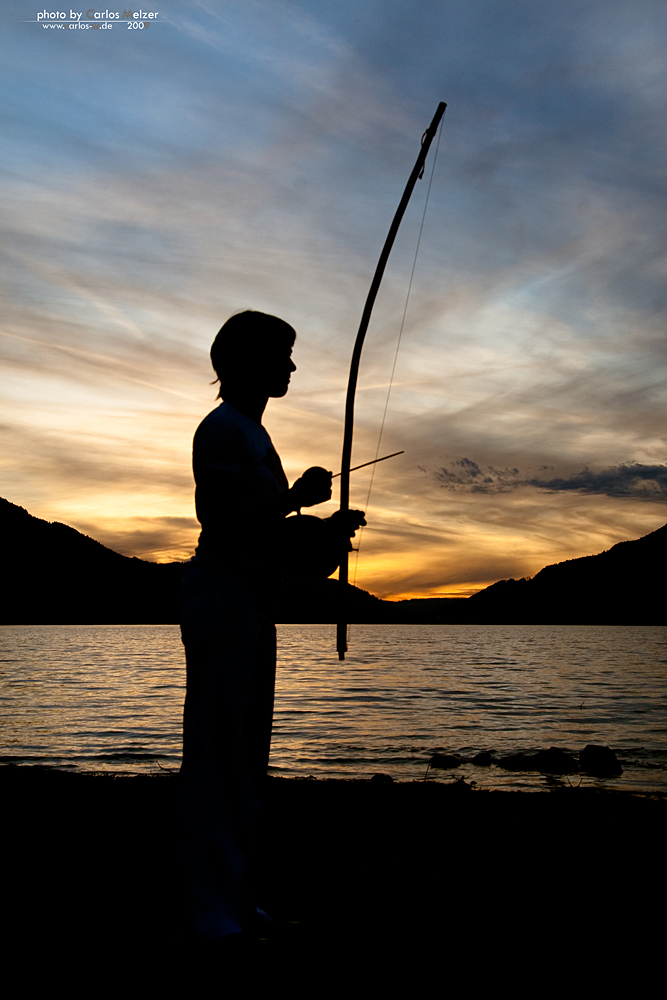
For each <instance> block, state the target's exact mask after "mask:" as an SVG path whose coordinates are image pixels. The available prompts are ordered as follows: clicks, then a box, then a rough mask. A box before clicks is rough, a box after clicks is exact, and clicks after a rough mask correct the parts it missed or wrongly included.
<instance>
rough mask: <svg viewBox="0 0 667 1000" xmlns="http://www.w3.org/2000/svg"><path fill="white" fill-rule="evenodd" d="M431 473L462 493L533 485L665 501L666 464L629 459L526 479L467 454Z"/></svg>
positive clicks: (544, 488) (438, 481) (496, 490)
mask: <svg viewBox="0 0 667 1000" xmlns="http://www.w3.org/2000/svg"><path fill="white" fill-rule="evenodd" d="M420 468H421V470H422V471H423V472H428V471H429V470H427V469H426V468H424V467H423V466H421V467H420ZM546 468H547V467H546V466H545V467H544V470H545V471H546ZM431 475H432V476H433V478H434V479H435V480H436V482H437V483H439V484H440V485H441V486H442V487H443V488H444V489H446V490H452V491H454V492H463V493H465V492H468V493H487V494H495V493H509V492H511V491H512V490H516V489H518V488H519V487H520V486H534V487H536V488H537V489H542V490H548V491H549V492H550V493H559V492H564V491H569V490H575V491H576V492H578V493H582V494H596V495H599V496H607V497H630V498H632V499H635V500H637V499H642V500H656V501H662V502H665V501H667V465H641V464H640V463H639V462H630V463H628V464H626V465H618V466H616V467H615V468H612V469H602V470H601V471H600V472H593V471H592V470H591V469H588V468H586V469H582V471H581V472H575V473H574V474H573V475H570V476H564V477H563V476H558V477H554V478H553V479H542V478H539V477H533V478H530V479H527V478H526V477H525V476H522V474H521V472H520V471H519V469H516V468H507V469H497V468H495V467H494V466H493V465H487V466H480V465H478V464H477V462H473V461H472V459H470V458H460V459H457V460H456V461H454V462H450V463H449V468H447V467H443V468H440V469H434V470H432V471H431Z"/></svg>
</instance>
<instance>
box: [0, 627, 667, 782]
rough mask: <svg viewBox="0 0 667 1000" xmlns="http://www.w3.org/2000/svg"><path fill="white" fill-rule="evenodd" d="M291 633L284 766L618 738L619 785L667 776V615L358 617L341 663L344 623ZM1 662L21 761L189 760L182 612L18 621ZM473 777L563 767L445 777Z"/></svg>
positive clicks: (285, 673) (424, 758) (279, 712)
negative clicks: (415, 621)
mask: <svg viewBox="0 0 667 1000" xmlns="http://www.w3.org/2000/svg"><path fill="white" fill-rule="evenodd" d="M278 632H279V650H280V652H279V665H278V680H277V697H276V712H275V724H274V738H273V750H272V756H271V767H272V771H273V773H275V774H283V775H308V774H312V775H315V776H316V777H325V776H326V777H342V776H343V777H344V776H349V777H352V776H357V777H368V776H369V775H371V774H373V773H374V772H377V771H382V772H385V773H388V774H391V775H392V776H393V777H394V778H402V779H414V778H421V777H423V776H424V774H425V771H426V765H427V762H428V758H429V756H430V754H431V753H432V752H434V751H449V752H457V753H460V754H462V755H464V756H472V755H473V754H474V753H477V752H479V751H480V750H497V751H499V752H501V753H510V752H516V751H530V750H537V749H539V748H541V747H549V746H559V747H563V748H564V749H568V750H570V751H573V752H578V751H579V750H580V749H581V748H582V747H583V746H585V745H586V744H587V743H602V744H606V745H608V746H612V747H614V748H615V749H616V750H617V753H618V755H619V757H620V758H621V759H622V760H623V761H624V762H625V763H624V774H623V775H622V776H621V777H620V778H616V779H611V780H610V779H606V780H605V782H604V784H607V785H613V786H614V787H636V788H639V787H641V788H646V789H650V788H652V789H663V790H667V735H666V730H667V726H666V722H667V705H666V698H665V675H666V673H667V631H666V630H665V628H661V627H650V626H631V627H630V626H628V627H625V626H624V627H620V626H616V627H614V626H591V627H584V626H538V625H533V626H518V625H508V626H500V625H486V626H482V625H437V626H423V625H383V626H377V625H364V626H361V625H359V626H354V627H353V630H352V637H351V647H352V648H351V652H350V653H349V654H348V658H347V659H346V660H345V662H343V663H339V661H338V660H337V658H336V654H335V641H334V627H333V626H329V625H302V626H299V625H281V626H279V629H278ZM0 671H1V676H2V690H1V693H0V694H1V697H2V701H3V712H2V717H3V722H2V729H1V741H0V748H1V749H0V753H2V755H4V760H5V761H7V760H8V759H9V760H19V761H24V762H25V761H28V760H30V761H34V762H40V763H51V764H55V765H57V766H61V767H62V766H67V765H76V766H77V767H79V768H85V769H88V770H91V769H94V770H113V771H145V770H155V769H156V768H157V767H158V766H162V767H166V768H168V769H170V770H172V769H175V768H177V767H178V763H179V758H180V731H181V728H180V727H181V711H182V701H183V688H184V680H185V676H184V675H185V670H184V665H183V651H182V646H181V644H180V638H179V631H178V628H177V627H176V626H171V625H156V626H152V625H103V626H94V625H90V626H87V625H80V626H4V627H3V628H2V630H1V631H0ZM457 777H465V778H466V780H474V781H476V782H477V783H478V785H480V786H485V787H508V786H509V787H533V788H536V787H546V786H547V781H548V780H550V781H553V779H546V778H544V777H543V776H541V775H538V774H532V775H531V774H526V773H522V774H511V773H508V772H503V771H501V770H500V769H499V768H497V767H490V768H481V767H473V766H472V765H470V764H466V765H463V766H462V767H461V768H458V769H456V770H455V771H451V772H437V773H435V774H434V772H430V774H429V779H431V778H433V779H434V780H454V779H455V778H457ZM560 780H561V781H562V782H564V783H566V784H567V782H568V781H570V782H572V783H574V784H577V783H578V782H579V778H578V777H575V778H569V779H568V778H562V779H560ZM583 782H584V783H585V784H596V783H598V782H596V780H595V779H593V778H587V777H585V778H583Z"/></svg>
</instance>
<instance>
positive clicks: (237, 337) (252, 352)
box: [211, 309, 296, 399]
mask: <svg viewBox="0 0 667 1000" xmlns="http://www.w3.org/2000/svg"><path fill="white" fill-rule="evenodd" d="M295 340H296V332H295V330H294V328H293V327H291V326H290V325H289V323H286V322H285V321H284V320H282V319H278V317H277V316H269V315H268V314H267V313H263V312H255V311H254V310H253V309H247V310H246V311H245V312H241V313H236V314H235V315H234V316H230V317H229V319H228V320H227V322H226V323H224V324H223V326H222V327H221V328H220V330H219V331H218V334H217V336H216V338H215V340H214V341H213V344H212V346H211V364H212V365H213V368H214V370H215V374H216V375H217V376H218V378H217V379H216V381H218V382H220V391H219V393H218V396H219V398H220V399H224V398H225V395H226V394H227V393H228V392H230V391H232V390H233V389H234V388H235V386H236V385H238V380H239V368H240V369H243V368H245V367H246V366H248V364H250V365H252V364H256V363H257V358H258V355H261V354H264V353H266V352H267V351H275V349H276V347H284V348H285V349H287V348H290V347H291V346H292V345H293V343H294V341H295Z"/></svg>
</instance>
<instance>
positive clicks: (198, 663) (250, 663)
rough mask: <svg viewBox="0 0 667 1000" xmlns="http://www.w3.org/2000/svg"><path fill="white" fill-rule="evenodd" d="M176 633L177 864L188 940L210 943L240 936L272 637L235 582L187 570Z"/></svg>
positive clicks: (269, 707) (267, 738)
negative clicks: (179, 644) (179, 677)
mask: <svg viewBox="0 0 667 1000" xmlns="http://www.w3.org/2000/svg"><path fill="white" fill-rule="evenodd" d="M181 634H182V638H183V644H184V646H185V656H186V663H187V692H186V698H185V709H184V713H183V765H182V768H181V792H180V820H181V858H182V864H183V870H184V876H185V888H186V895H187V900H188V905H189V907H190V915H191V920H192V925H193V930H194V933H195V934H196V935H197V936H198V937H199V938H202V939H204V940H212V939H214V938H217V937H221V936H223V935H225V934H235V933H239V932H240V931H241V930H242V929H243V909H244V889H245V879H246V853H247V850H248V846H249V843H250V840H251V838H252V834H253V831H254V827H255V821H256V817H257V811H258V809H259V806H260V800H261V794H262V785H263V783H264V780H265V777H266V769H267V765H268V759H269V749H270V744H271V724H272V720H273V692H274V683H275V668H276V630H275V625H273V623H271V622H270V621H269V620H268V618H267V617H266V615H265V614H264V613H263V612H262V610H261V609H260V608H259V607H258V605H257V602H256V601H255V600H254V599H253V597H252V595H251V594H250V592H249V590H248V588H247V586H246V585H245V584H244V583H243V582H242V581H241V580H239V579H235V578H234V577H232V576H230V575H228V574H226V573H222V572H219V571H217V570H211V569H204V568H200V567H197V566H193V567H192V568H191V569H190V570H189V571H188V572H187V575H186V577H185V578H184V580H183V584H182V587H181ZM253 902H254V900H253Z"/></svg>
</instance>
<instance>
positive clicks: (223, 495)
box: [181, 312, 365, 941]
mask: <svg viewBox="0 0 667 1000" xmlns="http://www.w3.org/2000/svg"><path fill="white" fill-rule="evenodd" d="M295 338H296V334H295V332H294V330H293V329H292V327H291V326H289V325H288V324H287V323H285V322H283V321H282V320H280V319H278V318H277V317H275V316H268V315H266V314H264V313H260V312H244V313H240V314H238V315H236V316H232V317H231V319H229V320H228V321H227V322H226V323H225V324H224V326H223V327H222V329H221V330H220V332H219V333H218V335H217V337H216V338H215V341H214V343H213V346H212V348H211V361H212V364H213V367H214V369H215V371H216V373H217V376H218V379H219V381H220V393H219V395H220V397H221V399H222V400H223V402H222V403H221V404H220V405H219V406H218V407H217V408H216V409H215V410H213V411H212V412H211V413H209V415H208V416H207V417H206V418H205V419H204V420H203V421H202V423H201V424H200V425H199V427H198V428H197V432H196V434H195V438H194V444H193V469H194V476H195V483H196V492H195V504H196V509H197V517H198V519H199V521H200V522H201V526H202V531H201V535H200V537H199V544H198V546H197V549H196V554H195V556H194V559H193V560H192V562H191V564H190V569H189V570H188V572H187V574H186V576H185V578H184V581H183V586H182V590H181V632H182V637H183V643H184V645H185V654H186V661H187V694H186V699H185V710H184V718H183V765H182V769H181V822H182V857H183V863H184V870H185V882H186V890H187V896H188V903H189V906H190V914H191V919H192V927H193V931H194V934H195V935H196V937H197V938H199V939H200V940H203V941H207V940H208V941H211V940H215V939H217V938H222V937H224V936H226V935H233V934H240V933H241V932H242V931H243V929H244V926H246V927H247V926H248V922H249V921H251V920H253V919H255V918H256V910H255V907H254V900H252V899H249V898H247V892H246V851H247V848H248V844H249V841H250V838H251V836H252V832H253V829H254V826H255V821H256V816H257V811H258V808H259V805H260V800H261V793H262V785H263V782H264V778H265V776H266V770H267V764H268V758H269V747H270V741H271V725H272V718H273V692H274V679H275V665H276V631H275V625H274V621H273V610H272V601H273V595H274V591H275V587H276V584H277V583H278V582H279V580H280V577H281V572H282V569H283V564H284V561H285V552H286V549H285V542H284V538H285V518H286V516H287V515H288V514H291V513H292V512H294V511H298V510H299V509H300V508H301V507H312V506H314V505H316V504H319V503H323V502H324V501H326V500H329V499H330V497H331V473H330V472H327V471H326V470H325V469H322V468H318V467H315V468H311V469H308V470H306V472H304V474H303V476H302V477H301V478H300V479H298V480H297V481H296V482H295V483H294V485H293V486H292V487H291V489H290V488H289V484H288V482H287V479H286V477H285V473H284V471H283V468H282V465H281V463H280V459H279V457H278V455H277V453H276V451H275V449H274V447H273V445H272V443H271V439H270V438H269V435H268V434H267V432H266V430H265V429H264V428H263V427H262V424H261V419H262V414H263V412H264V409H265V407H266V404H267V402H268V400H269V398H270V397H281V396H284V395H285V394H286V392H287V389H288V386H289V381H290V376H291V374H292V372H294V371H295V370H296V366H295V365H294V363H293V361H292V360H291V354H292V346H293V344H294V341H295ZM307 435H308V428H304V437H307ZM304 520H305V519H304ZM308 520H309V521H310V520H311V519H310V518H309V519H308ZM290 521H292V519H290ZM363 523H365V522H364V520H363V514H361V513H360V512H359V511H350V512H349V514H346V515H341V514H340V513H339V514H335V515H334V516H333V517H332V518H329V519H327V521H326V522H323V524H325V525H327V532H328V535H327V537H328V538H330V539H337V541H336V547H337V551H340V550H341V548H342V545H343V544H345V543H346V542H347V543H349V537H350V536H352V535H353V534H354V531H355V530H356V528H357V527H359V526H360V525H361V524H363ZM325 534H327V533H326V532H325ZM323 537H324V536H323ZM327 560H328V562H329V563H330V562H331V558H330V554H329V555H328V556H326V555H325V558H324V563H327ZM334 562H335V560H334ZM333 568H335V567H330V566H329V565H327V569H326V570H325V572H324V574H323V575H324V576H326V575H328V573H329V572H332V571H333Z"/></svg>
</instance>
